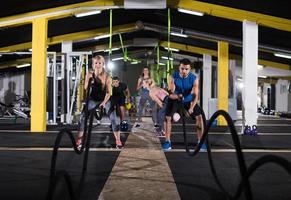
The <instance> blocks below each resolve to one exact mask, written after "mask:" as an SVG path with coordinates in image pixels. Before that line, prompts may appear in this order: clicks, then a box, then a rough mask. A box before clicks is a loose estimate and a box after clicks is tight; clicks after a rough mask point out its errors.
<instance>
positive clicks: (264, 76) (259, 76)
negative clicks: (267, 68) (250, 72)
mask: <svg viewBox="0 0 291 200" xmlns="http://www.w3.org/2000/svg"><path fill="white" fill-rule="evenodd" d="M259 78H267V76H259Z"/></svg>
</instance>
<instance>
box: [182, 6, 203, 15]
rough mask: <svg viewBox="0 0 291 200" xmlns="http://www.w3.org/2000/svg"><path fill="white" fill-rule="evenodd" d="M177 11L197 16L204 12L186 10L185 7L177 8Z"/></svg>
mask: <svg viewBox="0 0 291 200" xmlns="http://www.w3.org/2000/svg"><path fill="white" fill-rule="evenodd" d="M178 11H179V12H181V13H186V14H190V15H197V16H203V15H204V13H202V12H197V11H192V10H186V9H182V8H178Z"/></svg>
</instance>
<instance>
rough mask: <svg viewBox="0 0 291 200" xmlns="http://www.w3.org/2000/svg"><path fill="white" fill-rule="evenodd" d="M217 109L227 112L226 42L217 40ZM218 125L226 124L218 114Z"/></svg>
mask: <svg viewBox="0 0 291 200" xmlns="http://www.w3.org/2000/svg"><path fill="white" fill-rule="evenodd" d="M217 81H218V99H217V100H218V101H217V108H218V110H225V111H226V112H228V43H226V42H218V68H217ZM217 122H218V125H220V126H224V125H226V124H227V123H226V120H225V119H224V118H223V117H222V116H220V117H219V118H218V121H217Z"/></svg>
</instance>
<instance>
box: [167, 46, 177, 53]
mask: <svg viewBox="0 0 291 200" xmlns="http://www.w3.org/2000/svg"><path fill="white" fill-rule="evenodd" d="M164 48H165V49H166V50H171V51H176V52H178V51H180V50H179V49H174V48H170V49H169V48H168V47H164Z"/></svg>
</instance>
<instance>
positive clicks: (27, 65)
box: [16, 63, 30, 68]
mask: <svg viewBox="0 0 291 200" xmlns="http://www.w3.org/2000/svg"><path fill="white" fill-rule="evenodd" d="M29 66H30V63H26V64H22V65H17V66H16V67H17V68H23V67H29Z"/></svg>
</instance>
